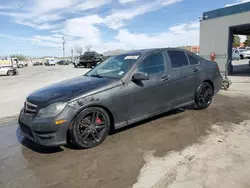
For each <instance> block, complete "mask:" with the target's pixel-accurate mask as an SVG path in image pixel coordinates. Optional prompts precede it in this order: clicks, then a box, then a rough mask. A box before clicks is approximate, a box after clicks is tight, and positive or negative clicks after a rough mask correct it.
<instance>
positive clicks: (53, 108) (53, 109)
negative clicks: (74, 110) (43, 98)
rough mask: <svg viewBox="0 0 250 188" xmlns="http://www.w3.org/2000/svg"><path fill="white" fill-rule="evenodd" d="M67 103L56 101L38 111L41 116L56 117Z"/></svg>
mask: <svg viewBox="0 0 250 188" xmlns="http://www.w3.org/2000/svg"><path fill="white" fill-rule="evenodd" d="M66 105H67V103H62V102H58V103H54V104H51V105H49V106H47V107H45V108H42V109H40V110H39V111H38V114H37V116H39V117H54V116H56V115H58V114H59V113H60V112H61V111H63V109H64V108H65V107H66Z"/></svg>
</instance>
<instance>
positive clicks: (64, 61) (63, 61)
mask: <svg viewBox="0 0 250 188" xmlns="http://www.w3.org/2000/svg"><path fill="white" fill-rule="evenodd" d="M57 64H58V65H69V61H67V60H60V61H58V62H57Z"/></svg>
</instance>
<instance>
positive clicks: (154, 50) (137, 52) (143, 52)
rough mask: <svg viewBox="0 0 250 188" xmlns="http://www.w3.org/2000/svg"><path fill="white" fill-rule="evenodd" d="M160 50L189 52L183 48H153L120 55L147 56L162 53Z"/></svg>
mask: <svg viewBox="0 0 250 188" xmlns="http://www.w3.org/2000/svg"><path fill="white" fill-rule="evenodd" d="M160 50H182V51H187V50H185V49H182V48H151V49H141V50H131V51H128V52H124V53H122V54H119V55H132V54H140V55H145V54H148V53H152V52H156V51H160Z"/></svg>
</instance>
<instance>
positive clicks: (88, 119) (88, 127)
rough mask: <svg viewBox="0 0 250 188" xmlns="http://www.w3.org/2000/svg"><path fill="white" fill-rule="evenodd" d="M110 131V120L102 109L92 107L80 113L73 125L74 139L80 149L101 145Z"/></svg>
mask: <svg viewBox="0 0 250 188" xmlns="http://www.w3.org/2000/svg"><path fill="white" fill-rule="evenodd" d="M109 130H110V118H109V115H108V113H107V112H106V111H105V110H103V109H102V108H98V107H90V108H86V109H84V110H83V111H82V112H80V113H79V114H78V115H77V116H76V118H75V120H74V123H73V128H72V131H71V132H72V134H71V135H72V139H73V141H74V143H75V144H76V145H77V146H78V147H80V148H92V147H95V146H97V145H99V144H101V143H102V142H103V141H104V140H105V139H106V137H107V135H108V133H109Z"/></svg>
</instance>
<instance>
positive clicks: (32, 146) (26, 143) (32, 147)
mask: <svg viewBox="0 0 250 188" xmlns="http://www.w3.org/2000/svg"><path fill="white" fill-rule="evenodd" d="M16 137H17V140H18V142H19V143H20V144H22V145H23V146H24V147H26V148H28V149H30V150H32V151H34V152H37V153H40V154H52V153H58V152H62V151H64V150H63V149H62V148H61V147H45V146H41V145H38V144H35V143H33V142H31V141H30V140H28V139H26V138H24V137H23V136H22V135H21V130H20V128H17V130H16Z"/></svg>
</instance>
